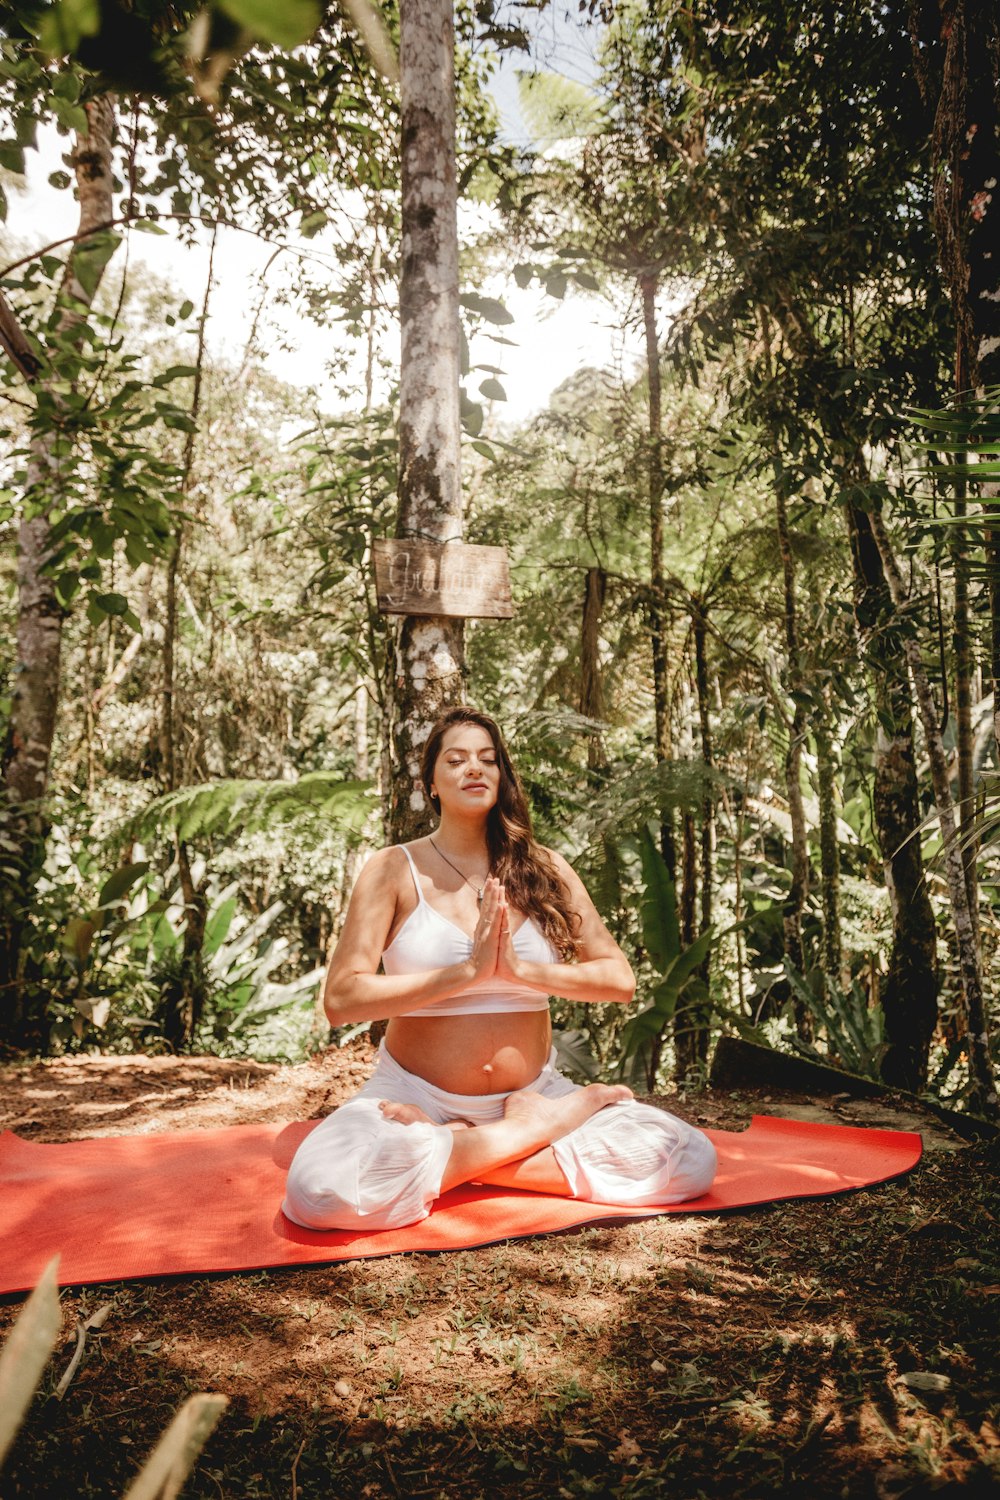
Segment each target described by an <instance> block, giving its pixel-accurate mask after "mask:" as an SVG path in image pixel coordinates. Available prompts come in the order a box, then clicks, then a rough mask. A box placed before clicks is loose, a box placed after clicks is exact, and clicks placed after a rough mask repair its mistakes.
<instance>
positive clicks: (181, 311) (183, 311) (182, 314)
mask: <svg viewBox="0 0 1000 1500" xmlns="http://www.w3.org/2000/svg"><path fill="white" fill-rule="evenodd" d="M193 312H194V303H193V302H182V303H181V305H180V307H179V308H178V309H177V316H178V317H179V318H180V320H181V322H182V323H183V321H184V319H185V318H189V317H190V316H191V314H192V313H193Z"/></svg>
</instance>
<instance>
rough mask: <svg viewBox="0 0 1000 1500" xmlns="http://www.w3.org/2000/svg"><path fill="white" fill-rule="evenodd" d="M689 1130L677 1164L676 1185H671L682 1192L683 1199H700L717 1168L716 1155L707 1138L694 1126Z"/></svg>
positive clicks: (711, 1181) (709, 1184)
mask: <svg viewBox="0 0 1000 1500" xmlns="http://www.w3.org/2000/svg"><path fill="white" fill-rule="evenodd" d="M689 1128H690V1135H689V1137H688V1139H687V1140H686V1141H685V1142H684V1149H683V1152H682V1155H681V1159H680V1161H679V1162H678V1163H677V1166H678V1173H677V1179H676V1183H675V1184H672V1186H676V1188H677V1189H678V1190H683V1194H684V1198H685V1199H686V1198H700V1197H701V1196H702V1194H703V1193H707V1192H708V1190H709V1188H710V1187H711V1186H712V1183H713V1182H714V1181H715V1174H716V1172H717V1171H718V1168H719V1158H718V1155H717V1153H716V1150H715V1147H714V1146H713V1145H712V1142H711V1141H710V1140H709V1138H708V1136H707V1135H706V1134H705V1133H704V1131H702V1130H696V1129H695V1128H694V1126H691V1127H689ZM682 1201H683V1200H682Z"/></svg>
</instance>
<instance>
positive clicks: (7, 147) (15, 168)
mask: <svg viewBox="0 0 1000 1500" xmlns="http://www.w3.org/2000/svg"><path fill="white" fill-rule="evenodd" d="M0 167H3V168H4V170H5V171H7V172H16V173H17V175H18V176H19V177H23V175H24V147H23V146H21V145H19V144H18V142H17V141H0ZM51 180H52V179H51V178H49V181H50V182H51Z"/></svg>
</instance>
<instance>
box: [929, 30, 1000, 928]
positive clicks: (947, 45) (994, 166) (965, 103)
mask: <svg viewBox="0 0 1000 1500" xmlns="http://www.w3.org/2000/svg"><path fill="white" fill-rule="evenodd" d="M909 10H910V30H911V34H912V36H913V41H914V48H913V58H914V70H915V72H916V76H917V80H918V82H919V84H920V88H921V92H922V94H923V96H924V100H925V102H926V103H928V104H930V105H932V106H933V108H934V130H933V136H932V158H931V170H932V182H933V190H934V230H935V234H936V237H937V242H938V255H939V259H940V263H941V267H942V270H943V272H944V279H945V284H946V287H947V290H948V293H949V295H950V298H951V305H952V311H953V314H954V318H955V343H956V360H955V384H956V389H957V392H958V395H959V399H961V398H962V396H963V395H964V394H965V393H966V392H968V390H969V389H970V387H974V388H975V389H976V391H977V393H978V394H979V395H980V396H981V395H982V394H983V392H984V391H985V390H986V389H987V388H990V387H996V386H1000V256H998V255H997V253H996V246H997V240H998V232H1000V230H998V226H1000V192H998V187H997V184H998V183H1000V90H998V88H997V77H996V68H997V55H998V50H1000V17H998V13H997V8H996V5H995V3H993V0H938V7H937V12H938V13H937V17H936V21H937V26H936V28H933V27H932V26H931V24H930V23H931V21H932V17H933V12H932V11H930V10H929V9H928V8H927V7H926V6H923V5H920V4H918V3H917V0H911V3H910V7H909ZM935 29H936V33H937V34H936V35H935ZM937 41H940V42H941V43H942V45H943V50H944V58H943V65H942V69H941V75H940V78H939V79H937V80H935V86H932V84H931V81H930V76H929V69H928V67H927V63H926V58H927V56H928V55H929V54H930V52H931V47H928V46H927V45H925V44H928V43H929V44H932V45H933V44H934V43H935V42H937ZM982 498H983V499H984V500H994V501H995V500H996V499H998V498H1000V486H997V485H996V484H994V483H991V482H988V483H987V484H985V485H984V486H983V487H982ZM985 542H986V573H987V578H988V588H989V599H990V675H991V677H992V680H993V690H994V697H993V730H994V741H995V744H996V753H997V759H998V762H1000V530H998V529H997V528H995V527H988V528H987V529H986V532H985ZM957 582H958V580H957V577H956V585H957ZM962 797H963V800H962V807H963V809H964V808H965V806H966V803H965V800H964V792H963V793H962ZM964 816H965V815H964V812H963V820H964ZM968 860H969V856H968V854H967V855H966V868H968ZM970 906H971V907H972V909H973V911H974V910H975V907H976V901H975V900H974V899H972V898H971V897H970Z"/></svg>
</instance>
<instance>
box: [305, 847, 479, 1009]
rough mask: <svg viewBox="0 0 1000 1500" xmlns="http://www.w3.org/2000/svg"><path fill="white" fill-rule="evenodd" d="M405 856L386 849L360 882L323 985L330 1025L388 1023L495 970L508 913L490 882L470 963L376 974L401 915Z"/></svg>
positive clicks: (379, 854) (468, 959)
mask: <svg viewBox="0 0 1000 1500" xmlns="http://www.w3.org/2000/svg"><path fill="white" fill-rule="evenodd" d="M404 858H405V856H404V855H402V854H400V853H399V851H398V850H395V849H380V850H379V851H378V853H376V854H373V855H372V857H371V859H369V860H368V862H367V864H366V865H365V866H364V868H363V870H362V871H361V874H360V875H359V876H358V879H357V883H356V885H355V887H354V891H353V893H352V895H351V900H350V905H349V906H348V908H347V916H346V918H345V919H344V930H343V932H342V933H341V936H340V941H339V943H338V944H337V947H336V950H335V951H334V955H333V958H332V959H331V960H330V967H329V969H328V970H327V974H326V982H325V984H324V987H323V1009H324V1010H325V1012H326V1015H327V1019H328V1020H329V1022H330V1025H331V1026H346V1025H349V1024H350V1023H351V1022H353V1021H386V1020H390V1019H391V1018H392V1017H393V1016H399V1015H403V1014H404V1013H405V1012H406V1011H409V1010H417V1009H419V1008H420V1007H421V1006H424V1005H430V1004H431V1002H432V1001H434V1000H443V999H445V998H446V997H448V996H450V995H457V994H460V993H461V992H462V991H463V990H465V989H468V987H469V985H470V984H472V983H473V982H474V981H475V980H477V979H479V978H481V977H482V976H483V975H484V974H491V973H492V972H493V970H494V968H495V966H496V955H497V950H498V947H499V943H500V930H501V926H502V922H503V912H502V909H501V900H500V886H499V884H498V883H497V882H496V881H495V880H491V881H487V883H486V886H485V888H484V890H483V905H482V912H481V915H480V918H479V925H478V926H477V928H476V932H475V937H474V939H473V945H472V954H471V956H470V957H469V958H467V959H465V960H464V961H463V962H462V963H459V964H450V965H448V967H446V968H441V969H427V970H425V971H424V972H423V973H420V974H392V975H389V974H380V973H379V972H378V969H379V965H380V964H381V962H382V953H383V951H384V949H385V943H386V938H387V937H388V936H389V932H390V930H391V928H392V923H393V919H394V917H395V915H396V901H397V896H398V892H399V886H400V883H401V880H402V877H403V873H404V872H403V860H404ZM407 878H409V877H408V876H407Z"/></svg>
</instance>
